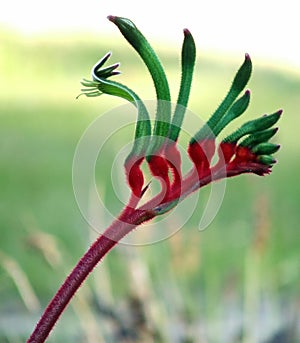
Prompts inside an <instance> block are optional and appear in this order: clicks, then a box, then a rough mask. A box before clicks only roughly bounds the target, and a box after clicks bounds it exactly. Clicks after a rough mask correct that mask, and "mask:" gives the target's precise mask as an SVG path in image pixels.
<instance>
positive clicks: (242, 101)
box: [212, 90, 250, 137]
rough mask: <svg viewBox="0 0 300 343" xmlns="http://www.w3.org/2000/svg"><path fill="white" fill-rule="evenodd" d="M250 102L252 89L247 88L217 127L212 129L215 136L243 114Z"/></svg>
mask: <svg viewBox="0 0 300 343" xmlns="http://www.w3.org/2000/svg"><path fill="white" fill-rule="evenodd" d="M249 103H250V91H249V90H247V91H246V92H245V94H244V95H243V96H241V97H240V98H239V99H238V100H236V101H235V102H234V103H233V105H232V106H231V107H230V109H229V110H228V112H227V113H226V114H225V116H224V117H223V118H222V119H221V120H220V121H219V122H218V124H217V125H216V126H215V128H214V129H213V130H212V133H213V134H214V135H215V137H217V136H218V134H219V133H220V132H221V131H222V130H223V129H224V128H225V126H227V125H228V124H229V123H230V122H231V121H233V120H234V119H236V118H238V117H239V116H240V115H242V114H243V113H244V112H245V111H246V109H247V107H248V106H249Z"/></svg>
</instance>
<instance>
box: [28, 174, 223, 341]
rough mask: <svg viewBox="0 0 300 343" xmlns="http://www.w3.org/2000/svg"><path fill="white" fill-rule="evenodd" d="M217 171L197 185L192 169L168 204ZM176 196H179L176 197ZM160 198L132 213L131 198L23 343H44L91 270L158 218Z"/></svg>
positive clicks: (162, 195) (215, 176)
mask: <svg viewBox="0 0 300 343" xmlns="http://www.w3.org/2000/svg"><path fill="white" fill-rule="evenodd" d="M218 169H219V168H217V170H216V169H215V170H212V174H210V173H209V175H207V176H206V177H205V178H203V179H202V180H201V181H200V180H199V175H198V173H197V171H196V170H195V169H192V170H191V171H190V172H189V173H188V174H187V176H186V177H185V178H184V179H183V181H182V184H181V185H180V184H179V185H177V187H174V188H173V189H172V190H170V194H169V197H168V199H170V201H172V200H176V199H178V200H179V199H180V200H179V201H181V200H183V199H184V198H185V197H186V196H187V195H189V194H190V193H192V192H194V191H196V190H197V189H199V188H201V187H203V186H204V185H206V184H208V183H210V182H211V181H212V180H216V179H220V178H223V177H224V176H226V175H224V171H222V169H221V170H218ZM178 193H181V194H180V195H179V194H178ZM164 198H165V189H162V192H161V193H159V194H158V195H157V196H155V197H154V198H153V199H151V200H150V201H148V202H147V203H146V204H144V205H143V206H141V207H140V208H138V209H135V208H134V207H135V206H136V205H137V202H138V200H137V198H136V197H131V199H130V201H129V205H128V206H126V207H125V209H124V210H123V212H122V213H121V215H120V216H119V217H118V219H116V220H115V221H114V222H113V223H112V224H111V225H110V226H109V227H108V228H107V229H106V230H105V231H104V233H103V234H102V235H101V236H100V237H99V238H98V239H97V240H96V241H95V242H94V243H93V244H92V245H91V246H90V248H89V249H88V251H87V252H86V253H85V254H84V256H83V257H82V258H81V259H80V260H79V262H78V263H77V265H76V266H75V268H74V269H73V270H72V272H71V273H70V274H69V276H68V277H67V278H66V280H65V281H64V283H63V284H62V285H61V287H60V288H59V290H58V291H57V293H56V294H55V295H54V297H53V298H52V300H51V301H50V303H49V305H48V306H47V308H46V310H45V311H44V313H43V315H42V317H41V318H40V320H39V322H38V323H37V325H36V327H35V329H34V331H33V333H32V334H31V336H30V338H29V339H28V340H27V343H43V342H45V340H46V339H47V337H48V335H49V333H50V331H51V330H52V328H53V327H54V325H55V323H56V322H57V320H58V319H59V317H60V315H61V314H62V313H63V311H64V309H65V307H66V306H67V305H68V303H69V302H70V300H71V298H72V297H73V295H74V294H75V293H76V291H77V290H78V289H79V287H80V286H81V284H82V283H83V282H84V280H85V279H86V278H87V276H88V275H89V274H90V273H91V271H92V270H93V269H94V267H95V266H96V265H97V264H98V263H99V261H100V260H101V259H102V258H103V257H104V256H105V255H106V254H107V253H108V252H109V251H110V249H112V248H113V247H114V246H115V245H116V244H117V243H118V242H119V241H120V240H121V239H122V238H123V237H124V236H126V235H127V234H128V233H129V232H131V231H132V230H133V229H134V228H136V227H137V226H138V225H140V224H142V223H144V222H146V221H148V220H150V219H152V218H154V217H155V216H157V215H159V211H154V210H152V209H156V208H157V207H158V206H160V204H162V202H163V199H164ZM164 206H165V207H166V208H167V207H168V203H165V204H162V207H161V208H162V209H163V207H164ZM171 208H172V207H171Z"/></svg>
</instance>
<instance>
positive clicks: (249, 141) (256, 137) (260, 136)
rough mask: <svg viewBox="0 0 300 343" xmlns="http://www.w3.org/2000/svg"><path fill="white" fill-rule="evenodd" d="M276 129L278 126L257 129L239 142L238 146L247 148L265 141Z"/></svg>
mask: <svg viewBox="0 0 300 343" xmlns="http://www.w3.org/2000/svg"><path fill="white" fill-rule="evenodd" d="M277 131H278V128H277V127H276V128H274V129H269V130H264V131H259V132H256V133H253V134H252V135H250V136H249V137H247V138H245V139H244V140H243V141H242V142H241V143H240V146H246V147H248V148H250V149H251V148H253V147H254V146H255V145H257V144H260V143H264V142H267V141H268V140H269V139H270V138H272V137H273V136H274V135H275V133H276V132H277Z"/></svg>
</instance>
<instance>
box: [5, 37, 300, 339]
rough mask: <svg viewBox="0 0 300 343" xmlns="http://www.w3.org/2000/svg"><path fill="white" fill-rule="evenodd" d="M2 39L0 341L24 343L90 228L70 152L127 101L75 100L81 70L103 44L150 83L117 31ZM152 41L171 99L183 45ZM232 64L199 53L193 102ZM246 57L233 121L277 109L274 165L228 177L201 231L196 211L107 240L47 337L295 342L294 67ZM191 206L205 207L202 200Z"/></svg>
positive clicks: (209, 95) (206, 102)
mask: <svg viewBox="0 0 300 343" xmlns="http://www.w3.org/2000/svg"><path fill="white" fill-rule="evenodd" d="M0 41H1V45H0V70H1V84H0V87H1V88H0V137H1V145H0V194H1V197H0V199H1V202H0V232H1V236H0V237H1V238H0V342H1V343H2V342H24V340H25V338H26V337H27V336H28V335H29V333H30V331H31V329H32V327H33V325H34V324H35V322H36V321H37V319H38V317H39V315H40V313H41V311H42V309H43V308H44V306H45V305H46V304H47V302H48V301H49V299H50V298H51V297H52V296H53V294H54V293H55V292H56V290H57V289H58V287H59V285H60V284H61V282H62V281H63V279H64V277H65V275H66V274H67V273H68V272H69V271H70V269H71V268H72V267H73V266H74V264H75V263H76V262H77V260H78V259H79V258H80V257H81V255H82V254H83V253H84V251H85V250H86V249H87V247H88V246H89V244H90V242H91V240H92V239H94V238H95V237H96V235H95V233H94V232H93V231H91V230H90V229H89V227H88V224H87V223H86V222H85V220H84V219H83V218H82V216H81V214H80V211H79V209H78V207H77V204H76V200H75V197H74V193H73V188H72V160H73V156H74V151H75V148H76V145H77V143H78V141H79V139H80V137H81V135H82V134H83V132H84V130H85V129H86V127H87V126H88V125H89V124H90V123H91V122H92V121H93V120H94V119H95V118H96V117H97V116H98V115H99V114H101V113H105V112H106V111H108V110H110V109H112V108H114V107H115V106H117V105H121V104H123V103H124V102H123V101H122V100H120V99H117V98H113V97H108V96H102V97H100V98H92V99H87V98H85V97H81V98H79V100H76V99H75V97H76V96H77V95H78V94H79V93H80V88H81V86H80V83H79V81H80V79H81V78H82V77H89V71H90V68H91V66H92V65H93V64H94V63H95V62H96V61H97V59H98V58H100V57H101V56H103V55H104V54H105V53H106V52H107V51H112V52H113V57H112V60H113V62H118V61H121V63H122V65H121V70H122V75H121V76H119V79H118V81H120V82H122V83H124V84H126V85H128V86H129V87H131V88H132V89H134V90H135V91H136V92H137V93H138V94H139V95H140V96H141V97H142V98H144V99H152V98H153V97H154V91H153V88H152V83H151V79H150V77H149V76H148V74H147V72H146V69H145V67H144V66H143V64H142V62H141V61H140V60H139V59H138V57H137V56H136V55H135V53H134V51H133V50H132V49H131V48H130V47H128V45H127V44H126V42H124V41H123V40H122V39H121V38H120V40H118V39H116V38H114V39H113V40H112V39H109V38H108V37H91V36H90V37H88V38H87V37H86V36H83V35H82V36H80V35H76V36H75V35H74V36H72V35H52V36H48V37H47V36H41V37H40V38H39V37H35V38H34V39H33V38H26V37H25V36H21V35H17V34H15V33H13V32H10V31H5V30H2V31H1V32H0ZM154 47H155V49H156V50H157V52H158V54H159V56H160V57H161V60H162V63H163V64H164V66H165V68H166V72H167V75H168V77H169V79H170V84H171V88H172V94H173V98H174V99H175V98H176V96H177V91H178V86H179V81H180V47H179V46H176V47H174V46H170V47H166V46H165V45H163V44H156V45H155V44H154ZM242 61H243V55H241V56H236V55H235V56H234V57H230V56H223V57H222V56H217V57H216V56H214V55H210V54H208V53H205V51H204V52H203V51H200V52H198V60H197V67H196V70H195V78H194V83H193V90H192V94H191V101H190V106H189V108H190V110H191V111H193V112H194V113H197V114H201V116H202V117H203V118H207V117H208V116H209V115H210V114H211V113H212V111H213V110H214V109H215V107H216V106H217V105H218V104H219V103H220V101H221V100H222V98H223V96H224V95H225V93H226V92H227V89H228V87H229V85H230V82H231V80H232V78H233V75H234V73H235V72H236V70H237V68H238V67H239V65H240V64H241V63H242ZM253 63H254V72H253V75H252V79H251V81H250V84H249V88H250V89H251V91H252V101H251V106H250V108H249V109H248V111H247V113H246V114H245V115H244V117H243V120H244V121H245V120H248V119H250V118H253V117H256V116H258V115H261V114H263V113H266V112H268V113H272V112H274V111H276V110H277V109H279V108H283V109H284V115H283V117H282V119H281V121H280V122H279V126H280V131H279V132H278V134H277V135H276V138H275V141H276V142H278V143H280V144H281V145H282V147H281V150H280V151H279V153H278V154H277V155H276V157H277V158H278V161H279V163H278V164H277V165H275V167H274V170H273V172H272V174H271V175H270V176H267V177H257V176H253V175H244V176H240V177H238V178H234V179H231V180H228V182H227V188H226V194H225V198H224V201H223V203H222V207H221V209H220V211H219V213H218V215H217V217H216V218H215V220H214V221H213V223H212V224H211V225H210V226H209V228H207V229H206V230H205V231H203V232H199V231H198V230H197V224H198V223H197V218H196V217H197V216H195V218H194V217H191V219H190V220H189V222H188V223H187V224H186V226H185V227H184V228H183V229H182V230H180V231H179V232H178V233H177V234H175V235H174V236H172V237H171V238H169V239H167V240H164V241H162V242H160V243H157V244H152V245H149V246H142V247H132V246H122V245H121V246H119V247H117V248H116V249H115V250H114V251H112V252H111V254H110V255H109V256H108V257H107V258H105V259H104V261H103V262H102V263H101V266H100V267H98V268H97V269H96V270H95V272H94V274H93V276H92V277H91V278H89V280H88V282H87V283H86V285H84V287H82V289H81V290H80V291H79V293H78V297H75V299H74V300H73V302H72V305H71V306H70V307H69V308H68V309H67V311H66V313H65V314H64V315H63V316H62V318H61V320H60V322H59V323H58V325H57V327H56V328H55V330H54V332H53V334H52V335H51V337H50V338H49V342H206V341H208V342H249V343H250V342H267V341H268V342H269V341H270V339H271V338H272V337H274V336H275V335H277V337H278V335H280V334H281V335H284V334H285V333H286V334H287V335H294V340H292V338H291V337H290V336H289V338H287V339H286V340H282V341H281V342H289V343H290V342H296V339H297V338H295V337H296V336H297V337H298V341H299V331H298V332H297V330H296V329H295V328H296V327H297V325H299V320H300V319H299V308H300V293H299V289H300V287H299V285H300V276H299V271H300V258H299V257H300V252H299V241H300V240H299V238H300V234H299V226H298V225H299V219H300V213H299V202H300V185H299V170H300V158H299V157H300V154H299V136H298V134H299V133H298V131H299V125H300V117H299V107H300V106H299V105H300V72H299V70H293V69H291V68H288V67H283V66H280V67H278V66H268V65H266V64H263V63H261V62H260V61H256V60H253ZM246 118H247V119H246ZM235 125H237V124H234V125H232V126H231V128H233V127H235ZM108 173H109V170H106V168H105V164H104V166H102V167H101V168H99V170H98V175H97V182H98V186H99V192H104V193H105V194H103V193H102V196H103V197H104V198H105V199H106V200H107V202H108V203H109V202H111V201H113V200H112V199H114V198H113V196H112V195H111V194H110V193H111V192H112V188H111V186H110V185H109V184H107V183H108V181H107V175H108ZM205 192H206V191H203V199H205V197H206V195H207V194H206V193H205ZM118 206H119V203H118V204H117V205H116V209H115V210H116V211H117V210H118V208H117V207H118ZM198 206H199V211H200V210H201V208H202V207H203V206H204V204H203V203H202V202H201V197H200V203H199V205H198ZM161 229H162V230H164V228H163V227H162V228H161ZM135 234H137V235H138V234H139V233H138V230H137V231H136V232H134V233H133V235H135ZM295 331H296V333H295ZM282 337H283V336H282Z"/></svg>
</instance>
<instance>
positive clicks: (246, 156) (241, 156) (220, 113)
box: [82, 16, 282, 215]
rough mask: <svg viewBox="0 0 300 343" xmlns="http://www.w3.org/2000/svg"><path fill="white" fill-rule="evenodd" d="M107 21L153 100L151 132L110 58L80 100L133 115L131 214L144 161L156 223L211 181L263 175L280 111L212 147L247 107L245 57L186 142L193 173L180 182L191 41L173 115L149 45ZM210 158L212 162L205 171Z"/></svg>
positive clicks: (188, 38)
mask: <svg viewBox="0 0 300 343" xmlns="http://www.w3.org/2000/svg"><path fill="white" fill-rule="evenodd" d="M108 19H109V20H110V21H111V22H113V23H114V24H115V25H116V26H117V27H118V28H119V30H120V31H121V33H122V34H123V36H124V37H125V38H126V40H127V41H128V42H129V43H130V44H131V45H132V47H133V48H134V49H135V50H136V51H137V53H138V54H139V55H140V57H141V58H142V60H143V61H144V63H145V64H146V66H147V68H148V70H149V72H150V74H151V76H152V79H153V83H154V86H155V90H156V96H157V109H156V118H155V122H154V125H153V128H152V127H151V121H150V117H149V113H148V111H147V108H146V106H145V105H144V103H143V102H142V100H141V99H140V98H139V97H138V95H137V94H136V93H135V92H134V91H133V90H131V89H130V88H128V87H127V86H125V85H123V84H121V83H118V82H116V81H112V80H111V79H110V78H111V77H112V76H115V75H118V74H119V71H117V68H118V66H119V64H114V65H111V66H108V67H104V64H105V62H106V61H107V60H108V59H109V57H110V55H111V54H110V53H108V54H106V55H105V56H104V57H103V58H102V59H101V60H100V61H99V62H98V63H97V64H96V65H95V66H94V67H93V69H92V81H90V80H86V79H83V81H82V85H83V86H85V88H84V89H82V92H83V93H82V94H85V95H86V96H98V95H100V94H103V93H104V94H109V95H114V96H118V97H121V98H124V99H126V100H127V101H129V102H131V103H132V104H134V105H135V107H136V108H137V113H138V117H137V123H136V132H135V141H134V144H133V147H132V150H131V152H130V154H129V156H128V157H127V159H126V161H125V171H126V176H127V180H128V184H129V186H130V188H131V190H132V197H131V201H130V206H131V207H132V208H134V207H136V205H137V204H138V202H139V199H140V198H141V197H142V195H143V194H144V192H145V190H146V189H147V186H145V184H144V175H143V172H142V169H141V165H142V163H143V162H144V161H146V162H147V163H148V165H149V169H150V171H151V173H152V175H153V177H155V178H159V180H160V181H161V185H162V191H161V196H160V197H158V200H157V201H156V203H155V206H154V207H153V211H154V212H155V214H156V215H158V214H162V213H165V212H166V211H168V210H170V209H171V208H173V207H174V206H175V205H176V204H177V203H178V201H179V200H181V199H183V198H185V197H186V196H187V195H188V194H190V193H192V192H194V191H195V190H197V189H199V188H200V187H202V186H204V185H206V184H208V183H210V182H211V181H213V180H217V179H220V178H224V177H232V176H236V175H240V174H243V173H254V174H257V175H265V174H268V173H270V171H271V168H272V165H273V164H274V163H275V162H276V160H275V159H274V158H273V156H272V154H274V153H275V152H276V151H277V150H278V149H279V145H277V144H273V143H270V142H269V140H270V138H271V137H272V136H274V134H275V133H276V132H277V128H273V125H274V124H275V123H276V122H277V121H278V119H279V118H280V116H281V113H282V110H279V111H277V112H275V113H273V114H269V115H264V116H262V117H260V118H257V119H255V120H251V121H248V122H246V123H244V124H243V125H242V126H241V127H240V128H239V129H237V130H236V131H235V132H233V133H232V134H230V135H229V136H227V137H226V138H224V139H223V140H222V141H221V142H220V143H219V144H217V143H216V137H217V136H218V135H219V134H220V132H221V131H222V130H223V129H224V128H225V127H226V126H227V125H228V124H229V123H230V122H232V121H233V120H234V119H236V118H237V117H239V116H241V115H242V114H243V113H244V112H245V110H246V109H247V107H248V105H249V102H250V91H249V90H246V91H244V89H245V87H246V85H247V83H248V81H249V79H250V76H251V72H252V63H251V59H250V57H249V55H248V54H246V55H245V60H244V62H243V64H242V65H241V67H240V68H239V70H238V71H237V73H236V75H235V77H234V79H233V82H232V84H231V87H230V89H229V91H228V93H227V95H226V96H225V98H224V100H223V101H222V102H221V104H220V105H219V107H218V108H217V110H216V111H215V112H214V113H213V115H212V116H211V117H210V119H209V120H208V122H207V123H206V124H205V125H204V126H203V127H202V128H201V129H200V130H199V131H198V132H196V134H195V135H194V136H193V137H192V139H191V140H190V142H189V145H188V149H187V151H188V155H189V157H190V159H191V161H192V162H193V168H192V170H190V172H188V173H187V175H185V176H183V175H182V173H181V156H180V153H179V150H178V148H177V141H178V137H179V134H180V129H181V126H182V123H183V119H184V115H185V112H186V106H187V104H188V99H189V95H190V89H191V83H192V78H193V71H194V64H195V59H196V47H195V42H194V39H193V37H192V35H191V33H190V32H189V30H187V29H185V30H184V41H183V46H182V52H181V61H182V63H181V68H182V70H181V83H180V89H179V94H178V98H177V102H176V107H175V110H174V113H173V114H172V113H171V102H170V101H171V98H170V90H169V84H168V81H167V78H166V74H165V71H164V69H163V67H162V65H161V63H160V61H159V59H158V57H157V55H156V53H155V52H154V50H153V49H152V47H151V45H150V44H149V42H148V41H147V40H146V38H145V37H144V36H143V34H142V33H141V32H140V31H139V30H138V28H137V27H136V26H135V25H134V24H133V23H132V22H131V21H130V20H129V19H126V18H121V17H116V16H109V17H108ZM241 93H243V94H242V95H241ZM216 152H217V154H218V161H217V162H216V163H212V160H213V156H214V155H215V154H216Z"/></svg>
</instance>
